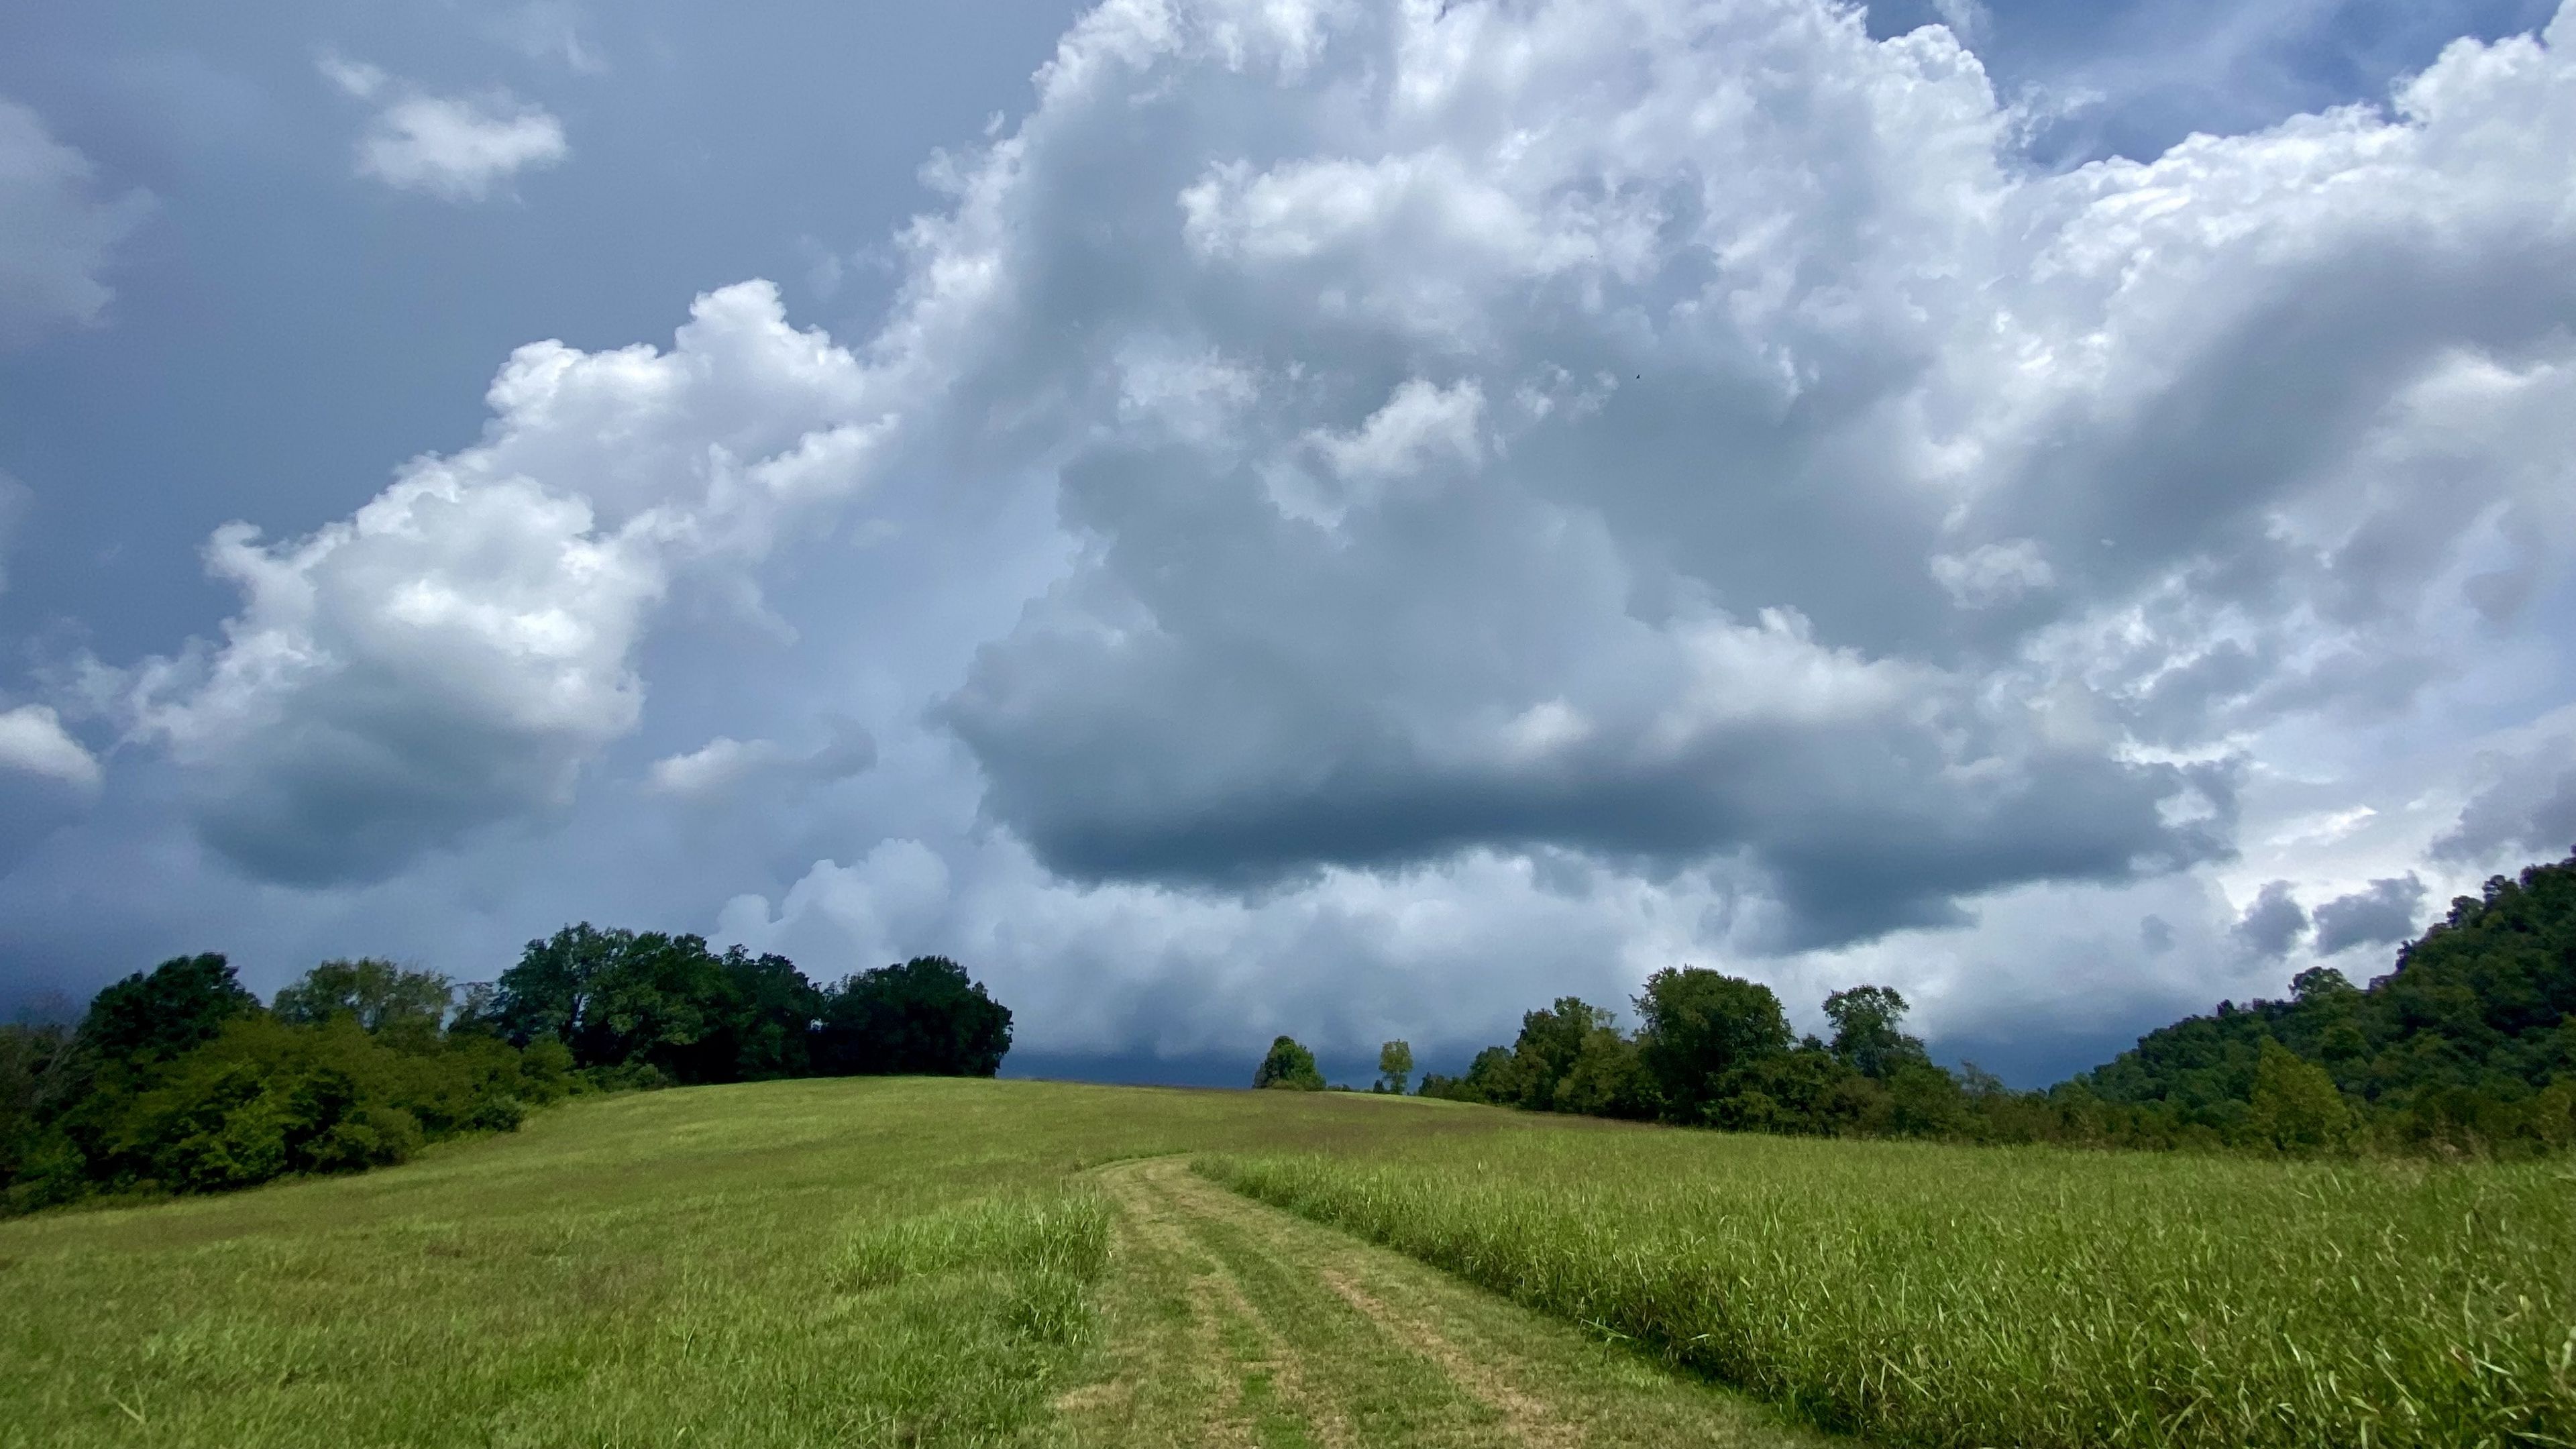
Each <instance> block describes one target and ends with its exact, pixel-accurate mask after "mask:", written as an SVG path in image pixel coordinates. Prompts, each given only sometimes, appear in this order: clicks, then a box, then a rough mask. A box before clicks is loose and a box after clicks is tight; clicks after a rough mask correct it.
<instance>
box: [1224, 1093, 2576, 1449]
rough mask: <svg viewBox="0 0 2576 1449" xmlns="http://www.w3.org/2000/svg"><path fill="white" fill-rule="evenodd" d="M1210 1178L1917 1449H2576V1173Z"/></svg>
mask: <svg viewBox="0 0 2576 1449" xmlns="http://www.w3.org/2000/svg"><path fill="white" fill-rule="evenodd" d="M1550 1125H1551V1126H1553V1127H1555V1128H1556V1130H1531V1131H1521V1132H1514V1133H1510V1134H1508V1135H1500V1136H1492V1137H1485V1138H1477V1139H1456V1140H1451V1141H1446V1142H1427V1143H1426V1142H1408V1143H1385V1144H1380V1145H1376V1146H1372V1147H1368V1148H1365V1149H1362V1150H1359V1151H1356V1152H1354V1151H1351V1150H1347V1149H1345V1150H1338V1151H1325V1152H1301V1153H1295V1154H1289V1155H1269V1156H1259V1157H1220V1158H1213V1159H1203V1160H1202V1162H1201V1170H1202V1171H1203V1172H1205V1173H1207V1174H1208V1175H1209V1176H1212V1177H1213V1178H1215V1179H1216V1180H1218V1181H1220V1182H1223V1183H1225V1184H1227V1185H1228V1186H1231V1187H1234V1188H1236V1189H1237V1190H1239V1191H1242V1192H1245V1193H1247V1194H1250V1195H1252V1196H1254V1197H1256V1198H1258V1199H1260V1200H1263V1201H1266V1202H1269V1203H1273V1204H1276V1205H1279V1206H1282V1207H1286V1208H1289V1209H1291V1210H1293V1211H1295V1212H1297V1213H1299V1214H1301V1215H1304V1216H1306V1217H1309V1218H1311V1219H1314V1220H1316V1221H1318V1222H1321V1223H1325V1224H1329V1225H1333V1226H1337V1227H1341V1228H1344V1229H1347V1230H1350V1231H1352V1232H1354V1233H1357V1234H1360V1235H1362V1236H1365V1237H1367V1238H1370V1239H1373V1240H1375V1241H1377V1242H1379V1243H1382V1244H1385V1245H1387V1246H1390V1247H1392V1248H1395V1249H1397V1250H1398V1251H1401V1252H1404V1253H1407V1254H1410V1255H1412V1256H1415V1257H1417V1258H1420V1259H1422V1260H1424V1261H1426V1262H1429V1263H1431V1264H1434V1265H1436V1266H1439V1267H1441V1268H1445V1269H1448V1270H1450V1271H1452V1272H1454V1273H1457V1274H1459V1275H1461V1276H1463V1277H1465V1278H1467V1279H1469V1280H1470V1281H1473V1282H1476V1283H1480V1284H1483V1285H1485V1286H1487V1287H1490V1288H1493V1289H1497V1290H1499V1291H1501V1292H1504V1293H1507V1294H1509V1295H1511V1296H1512V1297H1514V1298H1516V1299H1518V1300H1520V1301H1521V1302H1523V1303H1525V1304H1528V1305H1531V1306H1533V1307H1536V1308H1540V1309H1542V1310H1544V1311H1547V1312H1550V1313H1554V1314H1558V1315H1561V1316H1563V1317H1565V1318H1568V1319H1572V1320H1575V1321H1577V1322H1581V1323H1585V1324H1589V1325H1592V1326H1594V1328H1595V1329H1596V1331H1599V1332H1602V1333H1605V1334H1610V1335H1615V1336H1619V1337H1624V1338H1627V1339H1630V1340H1633V1341H1635V1342H1637V1343H1638V1344H1640V1346H1642V1347H1646V1348H1648V1349H1650V1350H1652V1351H1654V1352H1657V1353H1661V1354H1664V1355H1668V1356H1670V1357H1671V1358H1672V1359H1675V1360H1677V1361H1679V1362H1680V1363H1682V1364H1685V1365H1688V1366H1689V1367H1691V1368H1693V1369H1696V1370H1698V1371H1700V1372H1703V1373H1706V1374H1708V1375H1711V1376H1713V1377H1714V1378H1716V1379H1718V1380H1720V1381H1723V1382H1726V1383H1730V1384H1734V1385H1739V1386H1741V1387H1743V1388H1745V1389H1747V1390H1748V1391H1750V1392H1752V1393H1755V1394H1757V1395H1759V1396H1761V1397H1763V1398H1766V1399H1770V1400H1772V1401H1774V1402H1776V1403H1780V1404H1783V1405H1786V1406H1788V1407H1789V1408H1790V1409H1792V1410H1793V1411H1794V1412H1796V1413H1798V1414H1799V1415H1801V1416H1803V1417H1805V1418H1807V1419H1809V1420H1810V1421H1812V1422H1815V1423H1817V1424H1820V1425H1823V1426H1825V1427H1828V1428H1833V1429H1838V1430H1847V1431H1853V1432H1857V1433H1860V1434H1862V1435H1864V1436H1866V1437H1868V1438H1870V1439H1872V1440H1876V1441H1880V1442H1885V1443H1889V1444H1904V1445H1944V1446H1948V1445H1989V1444H2013V1445H2023V1446H2044V1445H2140V1446H2147V1445H2154V1446H2204V1445H2205V1446H2220V1445H2225V1446H2231V1449H2232V1446H2238V1445H2264V1446H2270V1445H2281V1446H2289V1445H2296V1446H2319V1449H2327V1446H2332V1449H2361V1446H2380V1445H2385V1446H2412V1445H2424V1446H2431V1445H2444V1446H2455V1445H2566V1444H2570V1443H2576V1365H2571V1359H2576V1174H2571V1172H2570V1170H2569V1168H2568V1167H2567V1165H2566V1164H2564V1163H2558V1164H2542V1165H2526V1166H2512V1167H2495V1166H2457V1167H2445V1166H2431V1165H2425V1164H2367V1165H2349V1164H2346V1165H2334V1166H2325V1165H2298V1164H2289V1165H2285V1164H2281V1163H2276V1162H2257V1161H2240V1160H2223V1159H2213V1158H2206V1157H2193V1156H2149V1155H2113V1154H2085V1153H2074V1152H2065V1151H2058V1150H2050V1149H1994V1148H1961V1147H1945V1146H1933V1145H1923V1144H1907V1143H1851V1142H1822V1141H1807V1140H1794V1139H1784V1138H1762V1137H1747V1136H1727V1135H1718V1134H1710V1133H1680V1132H1669V1131H1657V1130H1651V1129H1636V1130H1615V1129H1613V1130H1604V1129H1603V1128H1601V1127H1599V1126H1595V1125H1593V1124H1574V1123H1563V1124H1550Z"/></svg>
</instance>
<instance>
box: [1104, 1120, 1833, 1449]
mask: <svg viewBox="0 0 2576 1449" xmlns="http://www.w3.org/2000/svg"><path fill="white" fill-rule="evenodd" d="M1096 1180H1097V1181H1098V1183H1099V1185H1100V1187H1101V1188H1102V1190H1103V1191H1104V1192H1105V1193H1106V1194H1107V1195H1108V1196H1109V1197H1110V1199H1111V1201H1112V1202H1113V1203H1114V1204H1115V1205H1116V1208H1117V1212H1118V1223H1117V1227H1116V1237H1115V1246H1114V1248H1113V1250H1112V1258H1111V1267H1110V1271H1109V1276H1108V1278H1107V1280H1106V1281H1105V1282H1104V1283H1103V1284H1102V1286H1101V1289H1100V1302H1101V1307H1102V1312H1103V1318H1104V1325H1103V1326H1104V1330H1105V1335H1106V1336H1105V1342H1104V1346H1103V1348H1102V1350H1101V1352H1100V1355H1099V1358H1098V1361H1097V1367H1098V1370H1099V1377H1098V1378H1097V1379H1096V1380H1095V1381H1094V1382H1091V1383H1088V1384H1085V1385H1082V1386H1080V1387H1078V1388H1075V1389H1073V1390H1071V1391H1070V1392H1068V1393H1065V1394H1063V1395H1062V1396H1060V1397H1059V1398H1058V1399H1057V1401H1056V1407H1057V1409H1058V1410H1059V1412H1060V1413H1061V1414H1062V1415H1063V1422H1064V1423H1065V1425H1066V1426H1067V1427H1068V1428H1069V1429H1070V1430H1071V1433H1072V1437H1073V1439H1074V1440H1075V1442H1077V1443H1079V1444H1083V1445H1097V1446H1104V1449H1105V1446H1111V1445H1119V1446H1139V1449H1158V1446H1176V1445H1209V1446H1235V1449H1376V1446H1413V1445H1420V1446H1439V1449H1449V1446H1458V1449H1483V1446H1502V1445H1534V1446H1547V1449H1616V1446H1624V1445H1640V1446H1643V1445H1657V1446H1664V1445H1709V1446H1747V1449H1751V1446H1790V1445H1799V1446H1821V1445H1824V1444H1827V1443H1830V1442H1833V1441H1829V1440H1827V1439H1825V1438H1823V1437H1822V1436H1819V1435H1816V1434H1813V1433H1810V1432H1808V1431H1805V1430H1801V1429H1796V1428H1792V1427H1789V1426H1786V1425H1785V1424H1783V1423H1782V1422H1781V1420H1780V1419H1779V1418H1778V1417H1777V1416H1775V1415H1773V1414H1772V1413H1770V1412H1769V1411H1767V1410H1765V1409H1762V1408H1760V1407H1757V1406H1754V1405H1752V1404H1749V1403H1748V1402H1746V1401H1744V1400H1742V1399H1739V1398H1736V1397H1733V1396H1731V1395H1728V1394H1726V1393H1724V1392H1722V1391H1719V1390H1716V1389H1713V1388H1710V1387H1707V1386H1705V1385H1702V1384H1699V1383H1696V1382H1692V1381H1689V1380H1687V1379H1683V1378H1680V1377H1677V1376H1675V1375H1672V1374H1670V1373H1667V1372H1664V1371H1663V1370H1661V1369H1659V1368H1657V1367H1655V1366H1654V1365H1652V1364H1650V1363H1648V1362H1646V1361H1644V1360H1642V1359H1640V1358H1638V1357H1637V1356H1635V1355H1633V1354H1628V1353H1624V1352H1621V1351H1620V1350H1618V1349H1616V1348H1614V1347H1611V1346H1608V1345H1605V1344H1602V1343H1600V1342H1597V1341H1595V1340H1594V1339H1592V1338H1590V1337H1588V1336H1587V1335H1585V1334H1584V1333H1583V1332H1582V1331H1580V1330H1579V1329H1576V1328H1574V1327H1572V1326H1570V1325H1567V1324H1564V1323H1560V1322H1557V1321H1555V1320H1552V1319H1547V1318H1543V1317H1541V1316H1539V1315H1537V1314H1534V1313H1531V1312H1529V1311H1528V1310H1526V1309H1522V1308H1519V1307H1517V1306H1515V1305H1513V1304H1510V1303H1508V1302H1505V1301H1504V1300H1502V1299H1500V1298H1498V1297H1496V1296H1494V1295H1492V1294H1490V1293H1486V1292H1483V1291H1481V1290H1479V1289H1475V1288H1472V1287H1469V1286H1467V1285H1464V1284H1462V1283H1459V1282H1457V1281H1456V1280H1455V1279H1452V1278H1449V1277H1447V1276H1446V1275H1444V1274H1441V1273H1439V1272H1437V1271H1435V1270H1432V1269H1430V1268H1426V1267H1424V1266H1422V1265H1421V1264H1419V1263H1416V1262H1414V1261H1413V1260H1411V1259H1408V1258H1404V1257H1401V1256H1399V1255H1397V1254H1395V1253H1392V1252H1389V1251H1387V1250H1385V1249H1382V1248H1376V1247H1372V1246H1369V1245H1367V1244H1365V1243H1362V1242H1360V1241H1358V1240H1356V1239H1354V1238H1352V1237H1350V1236H1348V1235H1346V1234H1342V1233H1338V1232H1334V1231H1332V1230H1330V1229H1326V1228H1321V1227H1317V1226H1315V1225H1314V1224H1312V1223H1308V1222H1306V1221H1304V1220H1302V1219H1299V1218H1296V1217H1293V1216H1291V1215H1289V1214H1287V1213H1284V1212H1281V1211H1279V1210H1277V1209H1275V1208H1270V1207H1266V1206H1263V1205H1261V1204H1259V1203H1255V1202H1252V1201H1250V1200H1248V1199H1245V1198H1242V1197H1239V1196H1237V1195H1235V1194H1233V1193H1230V1192H1228V1191H1226V1190H1225V1189H1223V1188H1221V1187H1218V1186H1216V1185H1215V1184H1213V1183H1211V1182H1208V1181H1207V1180H1205V1179H1204V1178H1201V1177H1198V1176H1196V1175H1194V1174H1192V1173H1191V1172H1190V1170H1189V1167H1188V1165H1187V1163H1186V1161H1184V1160H1183V1159H1181V1158H1178V1157H1162V1158H1150V1159H1145V1160H1141V1161H1132V1162H1123V1163H1118V1164H1114V1165H1112V1166H1110V1167H1108V1168H1105V1169H1102V1170H1101V1171H1100V1172H1099V1173H1097V1174H1096Z"/></svg>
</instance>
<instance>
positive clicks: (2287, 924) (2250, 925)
mask: <svg viewBox="0 0 2576 1449" xmlns="http://www.w3.org/2000/svg"><path fill="white" fill-rule="evenodd" d="M2307 933H2308V913H2307V911H2306V909H2305V908H2304V907H2302V906H2301V905H2300V904H2299V902H2298V900H2297V899H2296V898H2295V897H2294V896H2292V895H2291V893H2290V883H2289V882H2288V881H2285V880H2276V881H2273V882H2271V883H2270V884H2268V885H2266V886H2264V887H2263V889H2262V891H2261V892H2260V893H2259V894H2257V895H2256V896H2255V897H2254V904H2252V905H2250V906H2248V907H2246V908H2245V914H2244V915H2243V916H2241V917H2239V918H2238V919H2237V922H2236V930H2235V935H2236V939H2237V941H2238V942H2239V943H2241V944H2242V945H2243V946H2244V947H2245V949H2246V950H2248V951H2250V952H2252V953H2253V954H2254V955H2255V956H2257V957H2259V958H2261V959H2263V960H2266V961H2278V960H2281V959H2283V958H2284V957H2287V956H2288V955H2289V954H2290V949H2291V948H2292V947H2294V946H2296V945H2297V944H2298V943H2299V938H2300V937H2301V936H2304V935H2306V934H2307Z"/></svg>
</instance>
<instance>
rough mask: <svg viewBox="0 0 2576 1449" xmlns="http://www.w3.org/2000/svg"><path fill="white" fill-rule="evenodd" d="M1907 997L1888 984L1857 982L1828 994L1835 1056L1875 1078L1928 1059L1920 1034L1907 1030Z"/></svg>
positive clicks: (1877, 1078) (1844, 1063)
mask: <svg viewBox="0 0 2576 1449" xmlns="http://www.w3.org/2000/svg"><path fill="white" fill-rule="evenodd" d="M1905 1012H1906V1005H1905V998H1904V997H1903V996H1900V995H1898V994H1897V992H1896V989H1895V988H1894V987H1889V986H1855V987H1853V988H1851V989H1850V990H1849V991H1837V992H1835V993H1834V994H1833V995H1831V996H1828V997H1826V998H1825V1017H1826V1019H1827V1020H1829V1021H1831V1022H1832V1023H1833V1024H1834V1039H1833V1046H1832V1050H1833V1054H1834V1059H1835V1060H1837V1061H1839V1062H1841V1063H1842V1064H1843V1065H1845V1066H1847V1067H1850V1068H1851V1069H1852V1070H1853V1071H1856V1072H1858V1073H1860V1074H1861V1075H1862V1076H1864V1077H1868V1078H1870V1079H1871V1080H1873V1081H1885V1080H1886V1079H1887V1078H1889V1077H1891V1076H1893V1075H1895V1073H1896V1069H1897V1068H1898V1067H1900V1066H1904V1065H1906V1064H1908V1063H1914V1062H1924V1061H1929V1060H1930V1058H1929V1057H1927V1056H1926V1055H1924V1051H1923V1042H1922V1040H1921V1039H1920V1038H1917V1037H1912V1036H1908V1035H1906V1034H1905V1031H1904V1022H1905Z"/></svg>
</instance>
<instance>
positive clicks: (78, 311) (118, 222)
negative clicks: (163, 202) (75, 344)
mask: <svg viewBox="0 0 2576 1449" xmlns="http://www.w3.org/2000/svg"><path fill="white" fill-rule="evenodd" d="M151 209H152V198H151V197H150V196H149V195H148V194H147V193H145V192H143V191H140V190H134V191H128V192H126V193H124V194H123V195H122V196H103V195H101V194H100V192H99V187H98V168H97V167H96V166H94V165H92V164H91V162H90V159H89V158H88V157H86V156H84V155H82V154H81V153H80V152H79V151H76V150H74V149H73V148H71V147H69V146H66V145H64V144H63V143H62V142H60V141H58V140H56V139H54V135H53V133H52V131H50V130H48V129H47V128H46V126H45V122H44V119H43V118H42V117H40V116H38V115H37V114H36V113H35V112H34V111H31V110H29V109H27V108H26V107H25V106H23V105H20V104H19V103H17V102H16V101H13V100H9V99H8V98H6V97H0V347H10V346H18V345H22V344H24V343H26V342H29V341H31V340H33V339H34V338H36V337H37V336H39V335H41V334H43V333H45V332H48V331H51V330H53V329H55V328H59V327H88V326H94V325H96V324H97V323H98V322H99V320H100V318H101V317H102V316H103V315H104V313H105V311H106V308H107V304H108V301H109V299H110V298H111V297H112V296H113V295H114V292H113V291H112V290H111V289H110V288H109V286H108V284H107V281H106V273H107V270H108V267H109V265H110V263H111V260H112V257H113V254H114V252H115V249H116V245H117V243H119V242H121V241H123V240H124V239H125V237H126V235H127V234H128V233H130V232H132V231H133V230H134V228H135V226H136V224H137V223H139V222H140V221H141V220H142V219H143V217H144V215H145V214H146V213H147V212H149V211H150V210H151Z"/></svg>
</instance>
